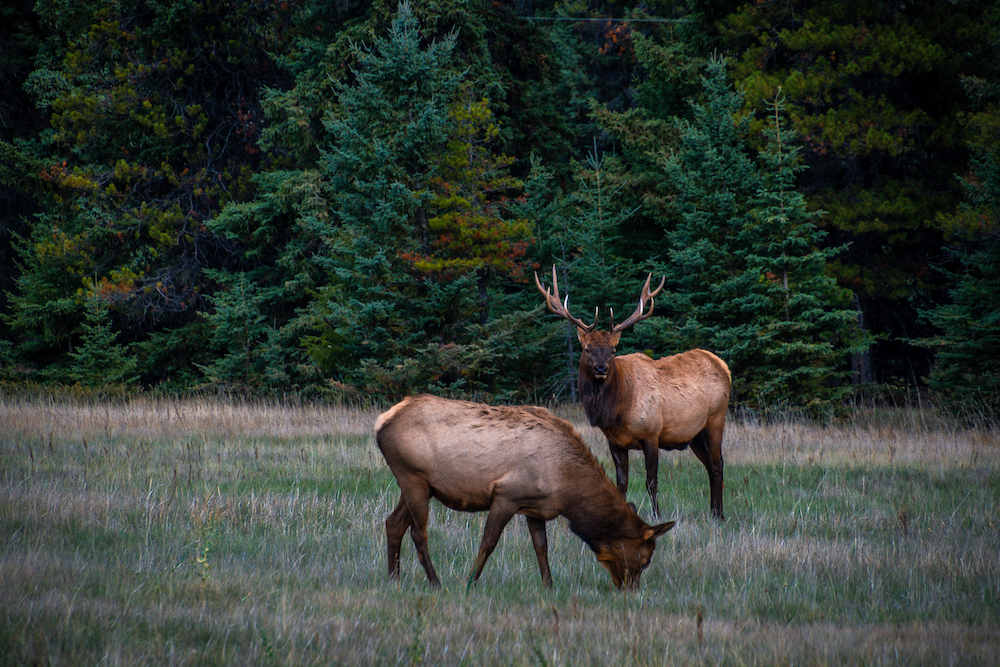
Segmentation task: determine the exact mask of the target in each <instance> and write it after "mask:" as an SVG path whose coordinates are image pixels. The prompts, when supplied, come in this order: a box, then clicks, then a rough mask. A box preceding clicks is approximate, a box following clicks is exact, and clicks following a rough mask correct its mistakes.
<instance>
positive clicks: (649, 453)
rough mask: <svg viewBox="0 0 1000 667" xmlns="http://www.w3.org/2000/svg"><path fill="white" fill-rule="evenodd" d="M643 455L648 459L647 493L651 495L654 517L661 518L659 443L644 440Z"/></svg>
mask: <svg viewBox="0 0 1000 667" xmlns="http://www.w3.org/2000/svg"><path fill="white" fill-rule="evenodd" d="M642 453H643V455H644V456H645V457H646V492H647V493H648V494H649V500H650V501H651V502H652V503H653V515H654V516H657V517H658V516H660V503H659V501H658V500H657V493H658V492H659V481H658V479H657V477H658V475H659V470H660V447H659V443H657V442H656V441H653V440H643V441H642Z"/></svg>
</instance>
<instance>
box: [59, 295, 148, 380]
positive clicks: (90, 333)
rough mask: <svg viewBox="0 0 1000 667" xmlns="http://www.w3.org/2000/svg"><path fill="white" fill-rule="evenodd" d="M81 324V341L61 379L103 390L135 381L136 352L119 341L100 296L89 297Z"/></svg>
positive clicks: (72, 352) (70, 355)
mask: <svg viewBox="0 0 1000 667" xmlns="http://www.w3.org/2000/svg"><path fill="white" fill-rule="evenodd" d="M81 327H82V329H83V334H82V335H81V336H80V344H79V345H78V346H77V348H76V349H75V350H73V351H71V352H70V353H69V357H70V359H71V360H72V361H71V362H70V365H69V368H68V369H67V370H66V372H65V373H61V374H60V378H64V379H65V380H67V381H68V382H70V383H76V384H80V385H83V386H84V387H91V388H95V389H102V390H103V389H107V388H109V387H116V386H129V385H132V384H134V383H135V381H136V372H135V371H136V367H137V365H138V363H137V361H136V358H135V356H134V355H132V354H130V353H129V351H128V350H127V349H126V348H125V347H123V346H122V345H119V344H118V343H117V342H116V339H117V337H118V336H117V334H116V333H115V332H114V331H113V330H112V328H111V322H110V318H109V311H108V307H107V304H105V303H103V302H102V301H101V300H100V299H98V298H90V299H87V310H86V318H85V319H84V321H83V322H82V324H81Z"/></svg>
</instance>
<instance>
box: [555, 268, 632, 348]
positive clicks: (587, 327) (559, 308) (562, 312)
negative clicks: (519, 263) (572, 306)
mask: <svg viewBox="0 0 1000 667" xmlns="http://www.w3.org/2000/svg"><path fill="white" fill-rule="evenodd" d="M646 282H647V285H646V287H649V285H648V283H649V281H648V280H647V281H646ZM535 286H536V287H537V288H538V291H539V292H541V293H542V294H544V295H545V305H546V306H548V307H549V310H551V311H552V312H553V313H555V314H556V315H558V316H559V317H561V318H563V319H564V320H567V321H568V322H571V323H572V324H575V325H576V326H578V327H579V328H581V329H583V330H584V331H586V332H587V333H590V332H591V331H593V330H594V327H596V326H597V311H596V310H595V311H594V323H593V324H584V323H583V321H582V320H578V319H577V318H575V317H573V316H572V315H570V314H569V310H568V309H567V305H568V304H569V295H568V294H567V295H566V298H565V299H563V301H562V303H560V302H559V283H558V282H556V267H555V266H553V267H552V292H549V290H547V289H545V288H544V287H542V283H540V282H538V273H537V272H535Z"/></svg>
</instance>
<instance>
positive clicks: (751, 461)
mask: <svg viewBox="0 0 1000 667" xmlns="http://www.w3.org/2000/svg"><path fill="white" fill-rule="evenodd" d="M556 412H557V413H558V414H560V415H561V416H563V417H565V418H567V419H570V420H571V421H572V422H573V423H574V424H575V425H576V427H577V428H578V429H579V430H580V432H581V433H583V434H584V438H585V440H586V442H587V444H588V445H589V446H590V447H591V448H592V449H593V450H594V452H595V453H596V454H597V455H598V458H599V459H600V461H601V462H602V464H603V465H604V468H605V470H606V471H607V472H610V473H611V474H613V466H612V464H611V461H610V457H609V456H608V453H607V446H606V443H605V442H604V439H603V436H602V435H601V434H600V432H599V431H595V430H593V429H591V428H590V427H589V426H587V425H586V424H585V421H584V418H583V415H582V412H581V411H580V410H579V408H578V407H561V408H557V409H556ZM377 414H378V410H377V409H374V408H362V407H339V406H324V405H313V406H301V405H287V404H281V403H267V402H239V401H229V400H222V399H192V400H167V399H153V398H136V399H132V400H127V401H125V400H123V401H116V402H108V403H84V402H78V401H71V400H59V399H52V398H42V397H35V398H17V397H10V396H0V664H5V665H7V664H9V665H24V664H43V665H44V664H53V665H87V664H95V665H97V664H100V665H136V664H155V665H164V664H191V665H335V664H342V665H421V664H426V665H793V664H794V665H843V664H853V665H996V664H998V663H1000V525H998V524H1000V514H998V510H1000V437H998V436H1000V434H998V432H997V431H996V430H994V429H992V428H989V427H980V428H969V427H965V426H961V425H959V424H956V423H952V422H950V421H949V420H947V419H944V418H941V417H939V416H936V414H935V413H934V412H933V411H929V410H920V409H916V408H911V409H893V410H874V409H861V408H859V409H857V410H856V411H855V412H854V414H852V415H851V416H849V417H847V418H845V419H842V420H840V421H838V422H836V423H834V424H831V425H826V426H821V425H817V424H813V423H809V422H801V421H796V420H792V419H787V420H778V421H776V422H773V423H762V422H759V421H755V420H754V419H752V418H750V417H748V416H745V415H744V416H736V417H733V418H732V419H731V421H730V424H729V426H728V428H727V433H726V439H725V443H724V453H725V457H726V492H725V504H726V514H727V519H728V520H727V521H726V522H725V523H719V522H717V521H715V520H714V519H713V518H712V517H711V515H710V513H709V507H708V480H707V476H706V474H705V472H704V469H703V468H702V467H701V465H700V464H699V463H698V461H697V460H696V459H695V457H694V456H693V455H692V454H691V453H690V452H687V451H685V452H673V453H664V454H663V455H662V456H661V462H660V506H661V508H662V510H663V513H664V518H665V519H676V520H677V521H678V525H677V527H676V528H675V529H674V530H672V531H671V532H669V533H668V534H667V535H666V536H664V537H663V538H661V539H660V540H659V543H658V548H657V550H656V553H655V554H654V556H653V563H652V565H651V566H650V568H649V569H648V570H647V571H646V573H645V575H644V577H643V580H642V584H641V587H640V589H639V590H638V591H637V592H622V591H619V590H617V589H615V588H614V587H613V585H612V584H611V581H610V578H609V577H608V575H607V573H606V571H605V570H604V569H603V568H601V567H600V566H599V565H598V564H597V561H596V559H595V558H594V556H593V554H592V553H591V552H590V551H589V549H587V547H586V546H585V545H584V544H583V542H581V541H580V540H579V539H578V538H576V536H574V535H573V534H572V533H570V532H569V530H568V529H567V528H566V525H565V522H564V521H563V520H562V519H559V520H556V521H553V522H551V523H550V524H549V543H550V544H549V546H550V562H551V565H552V574H553V578H554V586H553V588H552V589H548V590H547V589H543V588H542V586H541V582H540V578H539V574H538V567H537V563H536V561H535V556H534V552H533V550H532V548H531V542H530V539H529V537H528V533H527V530H526V529H525V527H524V522H523V521H522V520H520V519H517V520H515V521H514V522H512V523H511V524H510V526H509V527H508V528H507V531H506V533H505V534H504V537H503V538H502V540H501V543H500V546H499V547H498V549H497V551H496V552H495V553H494V554H493V556H492V558H491V560H490V561H489V562H488V563H487V565H486V569H485V570H484V572H483V577H482V579H481V580H480V582H479V584H478V585H477V586H475V587H474V588H472V590H471V591H466V588H465V580H466V577H467V575H468V572H469V568H470V567H471V566H472V560H473V557H474V555H475V553H476V550H477V549H478V544H479V539H480V536H481V530H482V524H483V520H484V518H485V515H482V514H476V515H470V514H461V513H457V512H452V511H448V510H445V509H444V508H442V507H441V506H440V505H434V506H432V514H431V520H430V546H431V553H432V557H433V559H434V562H435V566H436V567H437V570H438V574H439V575H440V577H441V581H442V584H443V588H442V589H441V590H439V591H434V590H432V589H430V588H429V587H428V585H427V580H426V576H425V574H424V572H423V570H422V568H420V566H419V564H418V563H417V561H416V556H415V553H414V550H413V546H412V543H410V542H409V540H406V541H404V544H403V563H402V569H401V581H400V583H398V584H393V583H390V582H388V581H387V579H386V556H385V534H384V527H383V521H384V520H385V518H386V516H387V515H388V514H389V512H390V511H391V510H392V508H393V507H394V506H395V503H396V501H397V500H398V490H397V488H396V484H395V481H394V479H393V477H392V475H391V473H390V472H389V470H388V468H387V467H386V465H385V463H384V461H383V460H382V458H381V455H380V454H379V452H378V450H377V447H376V446H375V441H374V437H373V435H372V425H373V423H374V421H375V418H376V417H377ZM643 469H644V467H643V464H642V462H641V460H640V459H639V458H638V456H637V455H636V454H633V465H632V480H631V482H632V483H631V486H630V489H629V494H628V495H629V499H630V500H633V501H635V502H636V504H637V505H638V507H639V512H640V514H641V515H643V517H644V518H646V519H647V521H650V520H651V519H652V517H650V516H649V511H650V508H649V507H650V506H649V501H648V499H647V497H646V494H645V490H644V479H643V477H644V475H643V474H642V471H643Z"/></svg>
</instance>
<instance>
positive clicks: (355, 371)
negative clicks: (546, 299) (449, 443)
mask: <svg viewBox="0 0 1000 667" xmlns="http://www.w3.org/2000/svg"><path fill="white" fill-rule="evenodd" d="M455 39H456V36H455V35H454V34H452V35H450V36H448V37H446V38H444V39H442V40H439V41H432V42H429V43H426V44H425V43H424V40H423V39H422V38H421V35H420V30H419V25H418V23H417V21H416V19H415V18H414V16H413V13H412V11H411V8H410V6H409V5H408V4H406V3H403V4H401V5H400V6H399V11H398V14H397V17H396V19H395V20H394V21H393V23H392V26H391V28H390V30H389V34H388V36H387V37H377V38H375V39H374V41H373V43H372V44H371V45H370V46H367V47H360V46H358V47H356V53H355V56H356V59H357V62H358V66H357V68H356V69H355V70H354V71H353V81H351V82H348V83H338V84H337V85H336V86H335V90H336V92H337V94H338V104H337V109H336V111H335V112H332V113H331V114H330V115H329V116H328V117H327V119H326V122H325V127H326V130H327V132H328V133H329V136H330V137H331V142H330V144H329V146H328V147H327V148H326V150H325V151H324V152H323V157H322V160H321V172H322V175H323V178H324V181H325V184H326V196H327V199H328V201H329V206H330V215H329V217H328V218H324V219H316V220H314V221H311V222H312V224H313V227H312V229H311V230H310V231H311V232H312V233H313V235H314V236H315V237H316V238H318V239H319V240H320V241H321V243H322V248H323V250H322V253H320V254H318V255H317V256H316V257H315V259H314V262H315V265H316V266H317V267H318V268H320V269H321V270H323V271H324V272H325V275H326V280H327V284H326V285H325V286H323V287H321V288H320V289H319V290H318V291H317V296H316V299H315V301H314V302H313V304H312V305H311V307H310V308H309V309H308V313H309V315H310V316H311V317H312V325H313V326H314V327H315V329H316V330H317V333H316V335H313V336H308V337H307V338H306V339H305V341H306V344H307V346H308V349H309V351H310V354H311V355H312V356H313V358H314V359H316V360H317V361H318V362H319V363H320V365H321V367H322V368H323V370H324V371H325V372H326V373H327V374H328V375H329V376H330V377H331V379H333V380H334V381H337V382H342V383H345V384H347V385H350V386H353V387H356V388H358V389H361V390H363V391H366V392H370V393H378V394H380V395H383V396H388V397H391V396H399V395H405V394H407V393H410V392H412V391H416V390H434V391H437V392H439V393H451V394H467V395H468V394H474V395H480V396H482V395H487V394H489V395H492V394H494V393H495V392H497V391H501V390H504V387H507V388H509V387H511V386H515V387H516V386H517V382H518V379H517V374H516V373H515V374H504V373H501V372H499V369H500V366H499V365H498V364H502V363H505V362H509V361H510V360H511V359H512V358H517V356H518V354H519V352H518V350H517V349H512V348H511V345H512V340H513V341H518V340H519V339H518V338H516V337H515V338H513V339H512V338H511V335H510V333H511V331H510V330H511V329H512V328H513V329H521V330H524V329H526V328H527V327H528V326H529V324H530V322H527V321H518V322H514V321H512V320H511V319H510V318H507V319H504V320H502V321H497V322H495V323H494V322H492V321H489V320H487V321H486V322H484V321H483V318H481V317H479V316H477V314H478V313H479V312H481V309H482V306H483V303H484V300H483V299H482V298H481V297H482V294H481V288H482V287H483V286H482V285H481V284H480V279H481V277H482V274H481V271H485V270H487V269H488V268H490V267H492V268H494V269H495V268H496V266H497V265H496V263H494V262H493V261H492V260H491V259H488V258H485V257H484V256H483V255H480V256H479V258H478V259H476V258H475V257H474V255H475V251H471V252H469V248H468V247H467V248H464V249H462V252H461V255H463V257H462V259H463V260H470V261H471V263H470V261H455V260H458V259H459V258H458V257H457V256H456V253H455V252H454V250H455V248H451V249H450V250H447V249H445V248H443V247H442V244H441V243H440V234H441V232H442V231H444V229H445V228H446V227H448V226H451V227H452V231H454V230H455V229H457V227H456V226H461V225H463V224H464V225H466V227H465V228H464V229H467V228H468V225H469V224H477V223H478V222H480V221H482V220H484V219H485V218H484V214H486V213H489V211H490V208H491V204H490V202H489V201H488V199H485V198H483V197H481V196H479V195H478V194H477V192H479V193H480V194H481V191H477V188H478V187H479V185H477V184H476V182H478V183H479V184H480V185H481V184H482V183H483V182H484V181H483V180H481V177H480V176H476V175H473V176H471V177H468V176H469V172H468V170H467V169H459V168H457V166H456V165H455V164H454V163H450V162H449V160H448V157H449V156H452V155H454V150H453V148H454V147H452V148H449V141H452V140H455V139H456V137H457V136H459V135H460V132H456V126H457V125H459V126H460V125H461V124H462V123H461V122H459V121H460V119H457V118H456V115H455V113H454V112H455V109H456V103H458V102H459V101H460V99H461V97H462V84H463V70H462V69H461V68H459V67H458V65H457V63H456V60H455V57H454V54H453V50H454V46H455ZM458 129H459V130H460V129H461V128H460V127H459V128H458ZM499 163H500V164H502V163H503V159H500V161H499ZM466 166H468V165H466ZM462 174H464V176H462ZM456 175H459V176H460V177H462V178H466V177H468V178H466V180H465V185H470V184H471V186H472V187H471V189H470V188H466V189H465V190H464V191H463V193H462V194H463V195H467V197H466V200H465V201H466V203H471V208H470V207H467V206H465V205H464V204H459V203H458V202H456V201H454V200H453V202H452V203H453V204H455V205H454V206H453V207H452V211H451V212H453V213H456V214H458V213H461V214H462V215H456V216H451V217H447V218H446V217H445V216H444V215H443V214H444V213H445V211H444V210H443V209H444V208H445V206H444V205H443V202H444V199H443V197H442V195H443V194H445V191H446V189H443V187H442V184H443V183H445V182H449V179H450V178H451V177H452V176H456ZM505 187H506V186H505ZM463 207H464V210H463ZM463 216H464V217H463ZM460 218H461V219H460ZM432 220H433V221H434V225H432V224H431V223H432ZM490 221H491V223H490V224H491V225H492V226H491V233H492V232H493V231H496V230H497V229H498V228H502V227H503V219H502V218H501V217H498V216H490ZM493 222H496V223H498V224H497V225H493V224H492V223H493ZM439 225H440V226H439ZM464 229H463V231H464ZM513 231H515V232H516V230H513ZM504 233H506V232H504ZM517 233H522V232H517ZM515 235H516V234H515ZM494 240H495V239H494ZM449 254H450V256H449ZM494 257H497V258H499V255H495V256H494ZM417 258H432V259H439V260H441V261H440V263H438V264H434V262H429V263H428V264H424V263H422V262H420V261H416V260H417ZM445 260H448V261H445ZM446 267H450V268H452V269H455V270H454V271H452V272H451V273H450V275H447V276H433V275H429V274H428V272H427V269H428V268H441V269H443V268H446ZM459 269H465V270H459ZM468 269H473V270H472V271H469V270H468ZM514 320H517V318H516V317H515V318H514ZM498 383H501V384H500V385H498ZM501 385H502V386H501Z"/></svg>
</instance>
